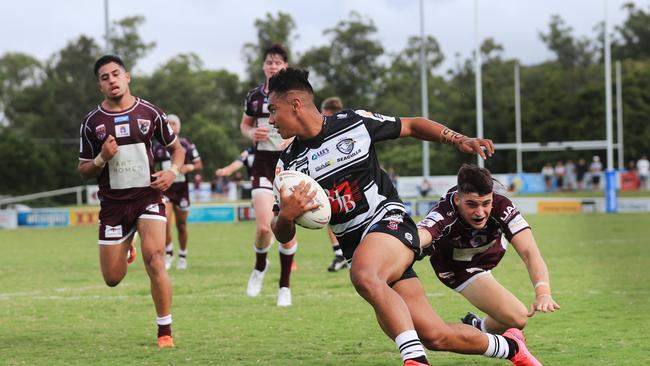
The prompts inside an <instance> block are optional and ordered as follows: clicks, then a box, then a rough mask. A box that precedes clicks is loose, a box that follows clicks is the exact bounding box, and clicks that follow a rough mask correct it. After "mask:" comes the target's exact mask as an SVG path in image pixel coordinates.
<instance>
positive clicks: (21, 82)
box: [0, 53, 44, 126]
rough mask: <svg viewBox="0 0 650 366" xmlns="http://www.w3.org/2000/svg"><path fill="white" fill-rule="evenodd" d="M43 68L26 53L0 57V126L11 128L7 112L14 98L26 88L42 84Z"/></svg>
mask: <svg viewBox="0 0 650 366" xmlns="http://www.w3.org/2000/svg"><path fill="white" fill-rule="evenodd" d="M43 77H44V75H43V66H42V65H41V63H40V62H39V61H38V60H37V59H35V58H33V57H32V56H29V55H27V54H24V53H6V54H4V55H3V56H2V57H0V126H3V125H4V126H9V125H10V121H9V120H8V119H7V118H6V116H5V112H4V111H5V110H6V109H7V108H8V107H9V106H10V105H11V101H12V99H13V97H14V96H15V95H16V94H18V93H21V92H22V91H23V90H24V89H25V88H28V87H31V86H33V85H37V84H39V83H41V82H42V79H43Z"/></svg>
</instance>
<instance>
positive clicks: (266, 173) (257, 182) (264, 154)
mask: <svg viewBox="0 0 650 366" xmlns="http://www.w3.org/2000/svg"><path fill="white" fill-rule="evenodd" d="M281 153H282V152H281V151H258V152H256V153H255V160H253V167H252V168H251V183H252V186H253V190H256V189H268V190H273V179H274V178H275V167H276V166H277V164H278V159H279V158H280V154H281Z"/></svg>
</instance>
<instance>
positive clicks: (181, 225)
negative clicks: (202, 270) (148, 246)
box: [153, 114, 203, 270]
mask: <svg viewBox="0 0 650 366" xmlns="http://www.w3.org/2000/svg"><path fill="white" fill-rule="evenodd" d="M167 123H169V126H171V128H172V130H173V131H174V134H175V135H176V136H177V137H178V138H179V141H180V142H181V146H183V148H184V149H185V160H184V161H183V163H184V164H183V165H181V166H180V168H179V170H180V174H179V175H178V176H176V179H175V180H174V183H173V184H172V185H171V187H169V189H168V190H166V191H165V193H164V194H163V201H164V202H165V210H166V211H167V228H166V236H165V237H166V239H165V243H167V244H166V246H165V268H166V269H170V268H171V266H172V262H173V261H174V240H173V235H172V224H171V220H170V218H171V217H172V215H174V218H175V221H176V230H177V231H178V246H179V250H178V261H177V262H176V269H180V270H183V269H186V268H187V238H188V234H187V215H188V214H189V213H190V188H189V180H188V179H187V174H188V173H190V172H199V171H201V170H203V162H202V161H201V156H199V151H198V149H197V148H196V145H195V144H194V143H192V141H190V140H189V139H187V138H185V137H180V135H179V132H180V130H181V119H180V118H179V117H178V116H177V115H175V114H169V115H167ZM153 154H154V159H155V160H156V162H159V163H161V165H162V168H163V169H169V167H170V166H171V160H170V155H169V152H168V151H167V149H165V147H164V146H162V145H160V144H154V151H153Z"/></svg>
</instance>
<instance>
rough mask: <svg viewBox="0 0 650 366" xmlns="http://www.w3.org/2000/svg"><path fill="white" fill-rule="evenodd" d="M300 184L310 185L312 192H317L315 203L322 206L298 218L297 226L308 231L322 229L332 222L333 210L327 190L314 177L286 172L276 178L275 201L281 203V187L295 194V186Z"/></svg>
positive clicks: (293, 171)
mask: <svg viewBox="0 0 650 366" xmlns="http://www.w3.org/2000/svg"><path fill="white" fill-rule="evenodd" d="M300 182H305V183H309V185H310V186H311V187H310V188H309V190H310V192H311V191H314V190H316V196H314V201H315V202H316V203H318V204H320V205H321V206H320V207H319V208H317V209H315V210H313V211H308V212H305V213H304V214H302V215H301V216H299V217H297V218H296V220H295V222H296V224H298V225H300V226H302V227H304V228H307V229H321V228H323V227H325V225H327V224H328V223H329V222H330V218H331V217H332V208H331V207H330V201H329V198H328V197H327V193H325V190H323V188H322V187H321V186H320V184H318V182H316V181H315V180H314V179H313V178H312V177H310V176H308V175H306V174H303V173H301V172H297V171H295V170H284V171H282V172H280V173H279V174H278V175H276V176H275V179H274V180H273V195H274V196H275V201H276V202H278V204H279V203H280V187H282V186H283V185H286V187H287V188H288V189H289V190H290V191H291V192H293V189H294V187H295V186H297V185H298V184H299V183H300Z"/></svg>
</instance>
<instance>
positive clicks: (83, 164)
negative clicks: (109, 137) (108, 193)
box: [77, 159, 105, 180]
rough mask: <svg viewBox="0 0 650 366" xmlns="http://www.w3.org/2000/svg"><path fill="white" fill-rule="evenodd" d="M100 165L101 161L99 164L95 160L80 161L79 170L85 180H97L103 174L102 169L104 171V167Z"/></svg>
mask: <svg viewBox="0 0 650 366" xmlns="http://www.w3.org/2000/svg"><path fill="white" fill-rule="evenodd" d="M98 163H99V159H97V162H96V161H95V160H88V161H86V160H84V161H80V162H79V165H78V167H77V169H78V170H79V174H80V175H81V178H83V179H84V180H88V179H92V178H96V177H97V176H98V175H99V174H100V173H101V172H102V169H104V166H103V165H101V163H99V165H98ZM104 164H105V163H104Z"/></svg>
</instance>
